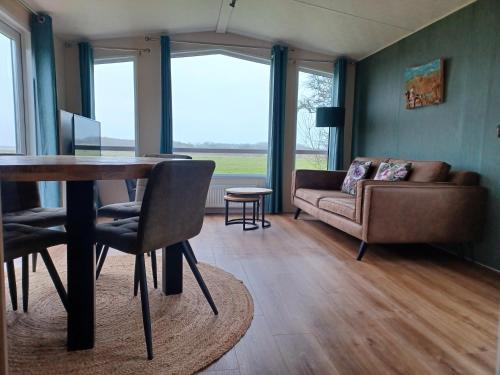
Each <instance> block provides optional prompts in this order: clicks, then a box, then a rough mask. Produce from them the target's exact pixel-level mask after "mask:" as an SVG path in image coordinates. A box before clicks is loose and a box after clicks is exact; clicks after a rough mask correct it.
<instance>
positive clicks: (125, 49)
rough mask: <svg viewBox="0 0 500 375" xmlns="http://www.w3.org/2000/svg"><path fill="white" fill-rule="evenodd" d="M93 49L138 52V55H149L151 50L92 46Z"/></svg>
mask: <svg viewBox="0 0 500 375" xmlns="http://www.w3.org/2000/svg"><path fill="white" fill-rule="evenodd" d="M92 48H93V49H102V50H107V51H128V52H139V53H151V48H122V47H99V46H92Z"/></svg>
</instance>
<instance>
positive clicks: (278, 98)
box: [267, 45, 288, 213]
mask: <svg viewBox="0 0 500 375" xmlns="http://www.w3.org/2000/svg"><path fill="white" fill-rule="evenodd" d="M287 62H288V47H284V46H280V45H276V46H273V48H272V51H271V93H270V129H269V155H268V162H267V175H268V177H267V179H268V186H269V188H271V189H273V194H271V197H270V199H269V201H268V207H267V209H268V211H269V212H271V213H280V212H281V211H282V209H283V186H282V185H283V181H282V179H283V152H284V139H285V96H286V68H287Z"/></svg>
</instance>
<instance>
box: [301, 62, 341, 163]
mask: <svg viewBox="0 0 500 375" xmlns="http://www.w3.org/2000/svg"><path fill="white" fill-rule="evenodd" d="M296 71H297V76H296V80H295V81H296V82H297V87H296V90H297V91H296V92H297V95H296V100H295V113H296V115H295V142H294V146H293V147H294V151H293V165H294V169H295V168H296V167H297V133H298V130H299V129H298V117H297V115H298V113H299V111H298V109H299V107H298V104H299V83H300V80H299V76H300V73H307V74H315V75H319V76H323V77H327V78H332V79H333V78H334V74H333V72H327V71H324V70H320V69H315V68H310V67H308V66H305V65H298V66H297V70H296ZM332 90H333V84H332ZM332 105H333V103H332ZM330 133H331V129H330V128H329V129H328V148H327V150H326V157H327V160H328V155H329V153H330V147H331V144H330V143H331V142H330ZM327 164H328V163H327ZM327 169H328V165H327V167H326V169H325V170H327Z"/></svg>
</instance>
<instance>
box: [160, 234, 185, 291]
mask: <svg viewBox="0 0 500 375" xmlns="http://www.w3.org/2000/svg"><path fill="white" fill-rule="evenodd" d="M182 249H183V245H182V243H176V244H175V245H171V246H169V247H165V248H163V255H162V257H161V261H162V270H163V272H162V289H163V293H165V295H167V296H168V295H172V294H179V293H182Z"/></svg>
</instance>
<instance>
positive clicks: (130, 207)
mask: <svg viewBox="0 0 500 375" xmlns="http://www.w3.org/2000/svg"><path fill="white" fill-rule="evenodd" d="M144 156H145V157H153V158H159V159H189V160H190V159H192V158H191V156H189V155H182V154H146V155H144ZM147 182H148V180H147V179H145V178H141V179H139V180H137V185H136V191H135V200H134V201H133V202H122V203H112V204H108V205H105V206H103V207H101V208H99V210H98V211H97V214H98V216H99V217H102V218H111V219H113V220H119V219H128V218H130V217H135V216H139V213H140V211H141V203H142V198H143V196H144V191H145V189H146V185H147ZM108 251H109V247H108V246H103V245H102V244H97V246H96V252H97V253H96V255H97V256H96V259H97V269H96V278H99V275H100V274H101V271H102V267H103V266H104V262H105V261H106V257H107V255H108ZM191 252H192V249H191ZM148 255H150V256H151V269H152V272H153V286H154V288H155V289H157V288H158V271H157V268H158V267H157V261H156V250H153V251H151V252H150V253H149V254H148ZM193 256H194V252H193ZM195 259H196V257H195ZM134 280H136V282H135V287H134V295H137V276H136V277H134Z"/></svg>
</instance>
